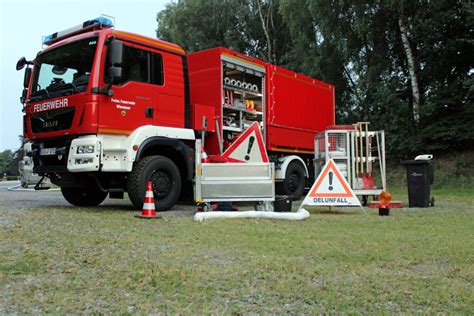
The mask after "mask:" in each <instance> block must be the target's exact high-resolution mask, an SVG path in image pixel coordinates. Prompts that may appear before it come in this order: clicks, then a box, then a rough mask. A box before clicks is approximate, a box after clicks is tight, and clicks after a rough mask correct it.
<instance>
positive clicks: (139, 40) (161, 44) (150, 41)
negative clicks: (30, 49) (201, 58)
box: [41, 28, 186, 55]
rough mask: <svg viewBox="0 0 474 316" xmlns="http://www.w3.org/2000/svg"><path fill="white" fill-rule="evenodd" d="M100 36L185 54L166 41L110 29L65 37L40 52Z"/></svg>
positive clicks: (175, 45)
mask: <svg viewBox="0 0 474 316" xmlns="http://www.w3.org/2000/svg"><path fill="white" fill-rule="evenodd" d="M100 34H104V35H108V34H111V35H114V36H116V37H117V38H119V39H125V40H128V41H131V42H135V43H136V44H140V45H145V46H151V47H158V48H160V49H163V50H167V51H169V52H172V53H175V54H180V55H184V54H186V52H185V51H184V49H183V48H182V47H181V46H179V45H177V44H174V43H170V42H166V41H163V40H160V39H156V38H151V37H148V36H143V35H138V34H135V33H131V32H125V31H119V30H115V29H111V28H106V29H102V30H92V31H90V32H86V33H81V34H78V35H74V36H71V37H67V38H65V39H63V40H60V41H58V42H56V43H54V44H52V45H50V46H48V47H47V48H45V49H44V50H42V51H41V52H46V51H49V50H50V49H53V48H55V47H58V46H62V45H64V44H67V43H70V42H73V41H76V40H79V39H82V38H87V37H90V36H92V35H97V36H98V35H100Z"/></svg>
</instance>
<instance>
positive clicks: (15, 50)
mask: <svg viewBox="0 0 474 316" xmlns="http://www.w3.org/2000/svg"><path fill="white" fill-rule="evenodd" d="M169 2H171V0H129V1H126V0H0V14H1V16H0V17H1V21H0V23H1V24H0V45H1V48H0V85H1V86H0V151H3V150H5V149H12V150H16V149H18V147H19V146H20V143H19V140H18V135H21V134H23V127H22V115H23V113H22V112H21V107H22V106H21V103H20V101H19V100H20V99H19V98H20V95H21V91H22V89H23V73H24V70H23V71H16V69H15V65H16V62H17V61H18V59H19V58H20V57H22V56H25V57H26V59H28V60H31V59H33V58H34V57H35V56H36V53H37V52H38V51H39V50H41V37H42V36H46V35H49V34H52V33H54V32H57V31H61V30H64V29H67V28H69V27H71V26H75V25H78V24H80V23H82V22H84V21H86V20H90V19H92V18H96V17H98V16H100V15H101V14H107V15H111V16H113V17H115V28H116V29H118V30H124V31H129V32H133V33H138V34H141V35H146V36H150V37H156V35H155V30H156V14H157V13H158V12H159V11H161V10H162V9H164V8H165V4H166V3H169Z"/></svg>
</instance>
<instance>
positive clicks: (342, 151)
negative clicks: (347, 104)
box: [314, 122, 386, 203]
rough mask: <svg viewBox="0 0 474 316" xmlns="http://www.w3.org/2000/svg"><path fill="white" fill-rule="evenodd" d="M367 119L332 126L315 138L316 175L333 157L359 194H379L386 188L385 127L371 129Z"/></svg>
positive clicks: (365, 198)
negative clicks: (376, 129) (383, 128)
mask: <svg viewBox="0 0 474 316" xmlns="http://www.w3.org/2000/svg"><path fill="white" fill-rule="evenodd" d="M368 125H369V123H368V122H359V123H357V124H354V125H344V126H337V125H336V126H330V127H328V129H327V130H326V131H324V132H321V133H319V134H318V135H316V138H315V157H314V158H315V159H314V166H315V176H316V177H317V176H318V175H319V172H320V168H321V167H322V166H324V165H325V164H326V162H327V161H328V160H329V159H330V158H332V159H333V160H334V162H335V163H336V166H337V168H338V169H339V170H340V171H341V173H342V175H343V176H344V177H345V178H346V179H347V181H348V182H349V184H350V185H351V188H352V189H353V191H354V192H355V194H356V195H361V196H363V199H364V203H366V201H367V197H368V196H376V195H378V194H380V193H381V192H382V191H385V189H386V179H385V136H384V131H369V127H368Z"/></svg>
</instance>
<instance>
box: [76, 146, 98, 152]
mask: <svg viewBox="0 0 474 316" xmlns="http://www.w3.org/2000/svg"><path fill="white" fill-rule="evenodd" d="M93 152H94V145H81V146H77V153H78V154H92V153H93Z"/></svg>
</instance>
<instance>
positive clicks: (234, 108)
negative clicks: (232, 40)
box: [221, 54, 265, 141]
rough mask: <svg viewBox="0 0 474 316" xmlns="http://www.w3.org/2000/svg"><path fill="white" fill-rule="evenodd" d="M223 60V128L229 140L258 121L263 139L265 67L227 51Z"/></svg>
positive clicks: (225, 137)
mask: <svg viewBox="0 0 474 316" xmlns="http://www.w3.org/2000/svg"><path fill="white" fill-rule="evenodd" d="M221 59H222V131H223V136H224V137H223V138H224V140H228V141H229V140H231V139H233V138H234V137H235V136H237V135H239V134H240V133H242V132H243V131H244V130H245V129H247V128H248V127H249V126H250V125H251V124H252V123H253V122H255V121H257V122H258V123H259V125H260V128H261V129H262V134H263V137H264V138H265V134H264V133H265V128H264V127H265V124H264V122H265V68H264V67H263V66H261V65H258V64H255V63H253V62H251V61H248V62H247V61H246V60H244V59H242V58H234V57H231V56H228V55H226V54H222V55H221Z"/></svg>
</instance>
